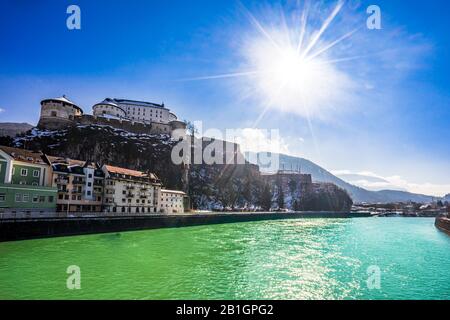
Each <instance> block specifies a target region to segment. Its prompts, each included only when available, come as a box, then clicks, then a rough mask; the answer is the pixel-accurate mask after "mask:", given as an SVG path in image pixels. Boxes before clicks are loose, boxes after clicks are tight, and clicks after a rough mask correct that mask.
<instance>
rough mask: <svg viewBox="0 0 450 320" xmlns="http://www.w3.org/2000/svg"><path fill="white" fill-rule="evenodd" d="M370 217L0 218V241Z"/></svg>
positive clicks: (328, 214)
mask: <svg viewBox="0 0 450 320" xmlns="http://www.w3.org/2000/svg"><path fill="white" fill-rule="evenodd" d="M363 217H370V215H368V214H362V213H360V214H356V213H347V212H293V213H273V212H269V213H202V214H177V215H150V216H123V217H121V216H115V217H74V218H34V219H3V220H0V242H4V241H15V240H28V239H37V238H49V237H62V236H73V235H83V234H95V233H111V232H122V231H136V230H146V229H161V228H180V227H189V226H200V225H209V224H228V223H236V222H252V221H264V220H286V219H301V218H329V219H349V218H363Z"/></svg>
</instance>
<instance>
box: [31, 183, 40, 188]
mask: <svg viewBox="0 0 450 320" xmlns="http://www.w3.org/2000/svg"><path fill="white" fill-rule="evenodd" d="M31 185H33V186H35V187H37V186H38V185H39V183H37V182H33V183H32V184H31Z"/></svg>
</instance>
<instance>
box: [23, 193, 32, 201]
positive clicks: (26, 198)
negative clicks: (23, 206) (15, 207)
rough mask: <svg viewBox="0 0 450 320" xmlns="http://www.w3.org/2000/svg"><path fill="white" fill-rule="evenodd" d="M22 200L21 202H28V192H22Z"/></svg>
mask: <svg viewBox="0 0 450 320" xmlns="http://www.w3.org/2000/svg"><path fill="white" fill-rule="evenodd" d="M22 201H23V202H28V201H30V195H29V194H24V195H23V198H22Z"/></svg>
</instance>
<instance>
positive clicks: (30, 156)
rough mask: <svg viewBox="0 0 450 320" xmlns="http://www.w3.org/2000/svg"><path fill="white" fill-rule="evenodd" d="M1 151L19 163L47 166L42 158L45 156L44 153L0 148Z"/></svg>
mask: <svg viewBox="0 0 450 320" xmlns="http://www.w3.org/2000/svg"><path fill="white" fill-rule="evenodd" d="M0 149H1V150H3V151H4V152H5V153H6V154H8V155H9V156H10V157H11V158H13V159H14V160H17V161H23V162H28V163H34V164H46V163H45V161H44V159H43V158H42V156H43V155H44V154H43V153H42V152H35V151H31V150H25V149H19V148H12V147H5V146H0Z"/></svg>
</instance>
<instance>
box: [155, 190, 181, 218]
mask: <svg viewBox="0 0 450 320" xmlns="http://www.w3.org/2000/svg"><path fill="white" fill-rule="evenodd" d="M185 197H186V193H184V192H182V191H176V190H167V189H162V190H161V208H160V212H161V213H166V214H174V213H184V199H185Z"/></svg>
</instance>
